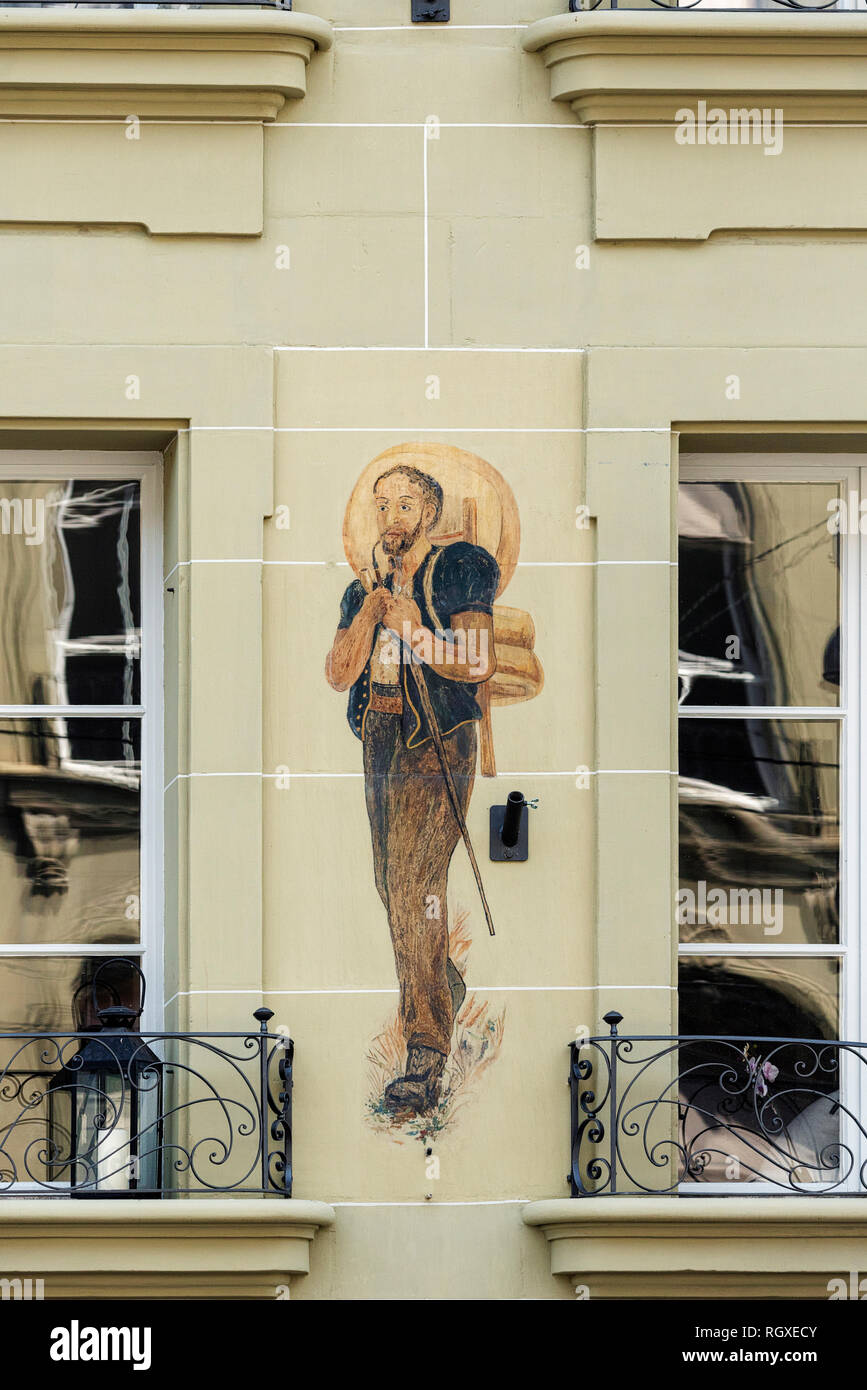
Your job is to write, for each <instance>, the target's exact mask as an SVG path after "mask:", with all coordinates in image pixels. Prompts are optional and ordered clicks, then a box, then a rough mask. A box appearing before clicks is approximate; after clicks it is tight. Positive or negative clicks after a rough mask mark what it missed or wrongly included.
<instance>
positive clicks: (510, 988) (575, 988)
mask: <svg viewBox="0 0 867 1390" xmlns="http://www.w3.org/2000/svg"><path fill="white" fill-rule="evenodd" d="M468 988H469V989H470V990H477V991H482V990H484V991H486V992H487V993H489V994H552V993H558V992H559V993H567V994H581V993H584V994H586V993H589V992H590V991H591V990H598V989H605V990H618V991H620V992H625V991H626V990H630V991H633V990H647V989H652V990H660V989H662V990H669V991H671V990H674V989H675V988H676V986H675V985H476V984H470V985H468ZM399 993H400V990H399V989H396V988H395V989H345V988H343V987H342V986H339V987H336V988H333V989H267V988H263V989H179V990H178V992H177V994H173V995H172V997H171V999H167V1000H166V1002H165V1005H164V1007H165V1008H168V1007H169V1004H173V1003H174V1002H175V1000H176V999H180V998H184V999H189V998H191V997H192V996H193V995H197V996H198V995H212V994H215V995H251V996H255V997H256V998H257V999H258V998H266V997H267V998H269V999H283V998H292V997H294V996H295V995H319V994H322V995H329V996H331V995H335V994H352V995H355V994H388V995H397V994H399Z"/></svg>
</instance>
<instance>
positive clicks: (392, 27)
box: [334, 24, 530, 34]
mask: <svg viewBox="0 0 867 1390" xmlns="http://www.w3.org/2000/svg"><path fill="white" fill-rule="evenodd" d="M529 27H530V26H529V24H445V25H438V24H432V25H430V28H431V30H432V31H434V32H437V33H449V31H451V32H452V33H454V31H455V30H456V29H529ZM427 28H428V25H427V24H335V25H334V32H335V34H379V33H388V34H393V33H395V32H397V31H400V32H403V31H407V32H410V33H416V34H418V33H421V32H423V31H424V30H426V29H427Z"/></svg>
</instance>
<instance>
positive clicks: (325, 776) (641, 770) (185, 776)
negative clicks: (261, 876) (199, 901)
mask: <svg viewBox="0 0 867 1390" xmlns="http://www.w3.org/2000/svg"><path fill="white" fill-rule="evenodd" d="M363 776H364V773H363V772H292V770H291V769H290V770H289V771H288V772H178V773H176V774H175V776H174V777H173V778H172V780H171V781H170V782H167V783H166V785H165V787H164V788H163V793H164V794H165V793H166V792H170V791H171V789H172V787H173V786H174V785H175V782H180V781H184V782H188V781H189V780H190V779H191V778H193V777H258V778H259V779H260V780H261V781H263V782H275V781H278V780H279V779H281V778H285V779H288V781H290V782H298V781H300V780H301V779H306V780H308V781H317V780H321V781H328V780H329V779H334V778H343V779H346V778H356V779H358V778H361V777H363ZM677 776H678V773H677V772H673V771H671V770H670V769H669V768H664V767H603V768H586V769H585V768H583V767H578V768H572V769H571V770H569V771H567V772H498V773H497V776H496V778H495V779H492V780H494V781H503V780H504V779H505V778H507V777H677Z"/></svg>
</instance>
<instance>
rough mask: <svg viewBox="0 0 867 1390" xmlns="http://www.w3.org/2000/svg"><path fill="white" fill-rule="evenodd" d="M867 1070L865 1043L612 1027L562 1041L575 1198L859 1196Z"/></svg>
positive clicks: (866, 1185) (865, 1147)
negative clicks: (707, 1189) (703, 1189)
mask: <svg viewBox="0 0 867 1390" xmlns="http://www.w3.org/2000/svg"><path fill="white" fill-rule="evenodd" d="M612 1019H616V1021H617V1022H619V1021H620V1016H619V1015H615V1014H612V1015H607V1016H606V1022H609V1021H610V1020H612ZM865 1065H867V1043H860V1042H844V1041H838V1040H836V1039H827V1038H779V1037H761V1036H754V1037H711V1036H701V1035H681V1036H676V1037H674V1036H673V1037H663V1036H654V1035H644V1036H638V1035H634V1036H620V1035H618V1033H617V1026H616V1022H614V1023H612V1025H611V1032H610V1033H609V1034H608V1036H607V1037H606V1036H600V1037H590V1038H587V1039H585V1040H583V1041H578V1042H573V1043H571V1044H570V1068H569V1086H570V1095H571V1108H572V1153H571V1166H570V1172H569V1177H568V1181H569V1185H570V1189H571V1192H572V1195H573V1197H585V1196H599V1195H604V1194H612V1195H622V1194H624V1193H625V1194H629V1193H632V1194H636V1193H642V1192H645V1193H654V1194H656V1195H659V1196H662V1195H664V1194H667V1193H676V1192H678V1191H682V1190H684V1189H686V1188H691V1187H692V1186H693V1185H695V1184H704V1185H708V1184H713V1185H714V1187H715V1190H716V1191H721V1190H730V1191H732V1192H736V1191H738V1190H740V1191H743V1190H744V1188H743V1184H758V1185H762V1190H768V1191H773V1190H778V1191H783V1192H786V1193H788V1194H790V1195H805V1196H820V1195H824V1194H826V1193H839V1194H843V1193H847V1194H851V1193H853V1192H865V1191H867V1158H865V1157H864V1154H865V1153H867V1118H865V1117H864V1116H863V1115H862V1114H861V1113H859V1110H858V1108H857V1102H856V1100H855V1098H856V1097H857V1096H858V1094H859V1088H860V1082H861V1075H862V1074H861V1068H863V1067H865ZM754 1190H757V1189H755V1188H754Z"/></svg>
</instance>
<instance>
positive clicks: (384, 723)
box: [364, 709, 476, 1056]
mask: <svg viewBox="0 0 867 1390" xmlns="http://www.w3.org/2000/svg"><path fill="white" fill-rule="evenodd" d="M444 744H445V749H446V755H447V757H448V759H449V764H450V766H451V769H452V774H453V776H454V780H455V786H456V788H457V792H458V797H459V799H460V803H461V809H462V810H463V811H464V813H465V814H466V810H467V806H468V804H469V800H470V793H471V792H472V789H473V778H474V776H475V769H476V727H475V724H474V723H467V724H463V725H461V726H460V727H459V728H457V729H455V730H454V732H453V733H451V734H449V735H447V736H446V738H445V739H444ZM364 786H365V796H366V800H367V814H368V816H369V818H370V834H371V839H372V841H373V862H374V866H375V871H376V886H377V888H378V890H379V896H380V897H381V898H382V901H383V903H384V905H385V910H386V912H387V913H388V925H389V927H390V929H391V942H392V946H393V947H394V963H395V967H396V969H397V978H398V983H399V984H400V1021H401V1027H402V1029H403V1035H404V1038H405V1039H406V1044H407V1047H412V1046H422V1047H432V1048H434V1049H435V1050H436V1051H437V1052H442V1053H443V1054H444V1055H445V1056H448V1053H449V1047H450V1045H451V1034H452V1023H453V1018H452V997H451V992H450V990H449V984H448V978H447V975H446V963H447V961H448V955H449V927H448V911H447V907H446V891H447V885H448V871H449V861H450V860H451V857H452V854H453V852H454V848H455V845H456V844H457V842H458V840H459V839H460V835H461V832H460V827H459V826H458V823H457V819H456V817H455V813H454V809H453V807H452V804H451V801H450V799H449V793H448V788H447V787H446V783H445V779H444V777H443V774H442V771H441V769H440V762H439V758H438V756H437V751H436V748H435V746H434V744H433V743H432V742H431V741H430V740H429V741H428V742H427V743H424V744H422V746H421V747H420V748H412V749H408V748H407V747H406V746H405V744H404V741H403V738H402V736H401V729H400V715H398V714H386V713H382V712H381V711H378V710H372V709H371V710H368V712H367V717H366V720H365V726H364ZM435 913H438V915H429V914H435Z"/></svg>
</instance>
